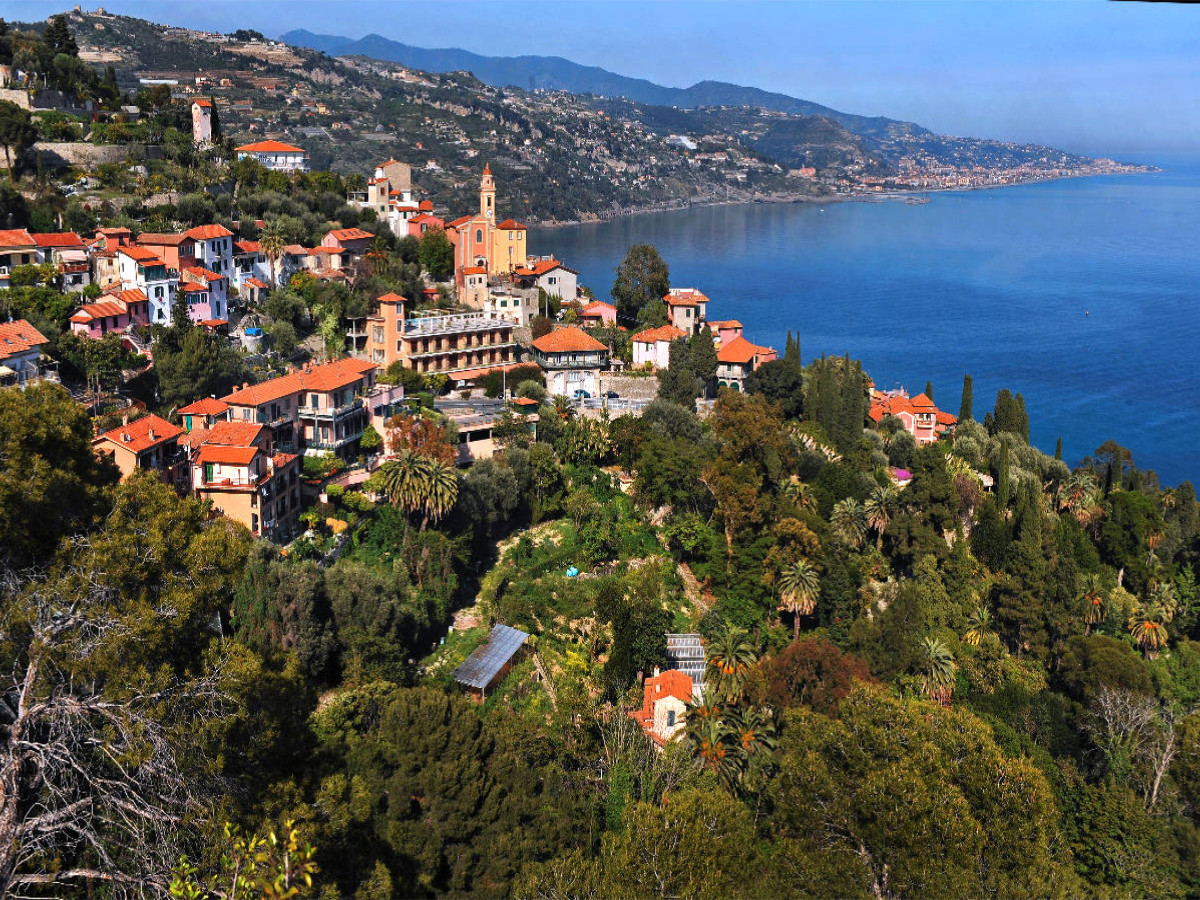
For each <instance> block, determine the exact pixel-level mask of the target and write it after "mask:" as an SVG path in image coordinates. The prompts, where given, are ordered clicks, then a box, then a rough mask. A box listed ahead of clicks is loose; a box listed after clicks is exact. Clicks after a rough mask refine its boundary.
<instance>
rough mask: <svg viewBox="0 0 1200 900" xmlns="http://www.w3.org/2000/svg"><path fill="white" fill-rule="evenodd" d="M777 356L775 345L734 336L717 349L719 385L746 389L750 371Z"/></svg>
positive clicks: (719, 386)
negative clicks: (769, 345)
mask: <svg viewBox="0 0 1200 900" xmlns="http://www.w3.org/2000/svg"><path fill="white" fill-rule="evenodd" d="M776 356H777V354H776V352H775V350H774V348H773V347H760V346H758V344H752V343H751V342H750V341H748V340H746V339H745V338H744V337H736V338H734V339H733V340H731V341H730V342H729V343H727V344H723V345H722V346H721V347H720V349H718V350H717V387H718V388H722V387H728V388H732V389H733V390H735V391H744V390H745V389H746V378H748V377H749V375H750V373H751V372H753V371H754V370H755V369H757V368H758V367H759V366H761V365H763V364H764V363H769V362H771V361H772V360H774V359H775V358H776Z"/></svg>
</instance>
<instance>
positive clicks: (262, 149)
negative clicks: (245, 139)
mask: <svg viewBox="0 0 1200 900" xmlns="http://www.w3.org/2000/svg"><path fill="white" fill-rule="evenodd" d="M243 151H244V152H246V153H304V155H305V156H307V155H308V154H307V153H305V151H304V148H302V147H293V146H292V145H291V144H283V143H280V142H279V141H257V142H256V143H253V144H243V145H242V146H240V147H235V148H234V152H236V153H241V152H243Z"/></svg>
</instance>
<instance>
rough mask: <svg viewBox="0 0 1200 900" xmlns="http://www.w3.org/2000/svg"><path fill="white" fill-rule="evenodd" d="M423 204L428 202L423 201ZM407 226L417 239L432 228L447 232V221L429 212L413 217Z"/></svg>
mask: <svg viewBox="0 0 1200 900" xmlns="http://www.w3.org/2000/svg"><path fill="white" fill-rule="evenodd" d="M421 202H422V203H427V202H428V201H427V200H422V201H421ZM407 224H408V233H409V234H411V235H412V236H413V237H417V238H419V237H420V236H421V235H423V234H424V233H425V232H427V231H429V230H430V229H432V228H440V229H441V230H442V231H445V230H446V220H445V219H439V218H438V217H437V216H435V215H433V213H427V212H423V213H420V214H418V215H415V216H413V217H412V218H411V219H409V220H408V223H407Z"/></svg>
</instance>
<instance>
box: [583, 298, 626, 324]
mask: <svg viewBox="0 0 1200 900" xmlns="http://www.w3.org/2000/svg"><path fill="white" fill-rule="evenodd" d="M579 324H580V325H582V326H583V327H584V328H595V327H598V326H604V325H616V324H617V308H616V307H615V306H613V305H612V304H611V303H605V302H604V301H603V300H594V301H592V302H591V303H589V304H588V305H587V306H585V307H584V308H583V309H582V310H581V311H580V313H579Z"/></svg>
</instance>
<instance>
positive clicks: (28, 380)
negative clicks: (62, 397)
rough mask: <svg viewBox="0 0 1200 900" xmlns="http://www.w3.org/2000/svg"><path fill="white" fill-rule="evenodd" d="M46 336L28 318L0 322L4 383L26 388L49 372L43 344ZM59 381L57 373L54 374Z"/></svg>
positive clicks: (0, 363)
mask: <svg viewBox="0 0 1200 900" xmlns="http://www.w3.org/2000/svg"><path fill="white" fill-rule="evenodd" d="M46 343H47V339H46V336H45V335H44V334H42V333H41V332H40V331H38V330H37V329H36V328H34V327H33V326H32V325H30V324H29V323H28V322H27V321H26V320H25V319H17V320H16V321H14V322H0V386H3V387H14V386H15V387H24V386H25V385H27V384H33V383H34V382H36V381H40V380H41V379H42V378H43V377H45V375H44V374H43V366H42V347H43V346H45V344H46ZM53 377H54V379H55V380H57V377H58V376H57V373H56V374H55V375H54V376H53Z"/></svg>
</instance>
